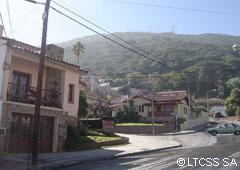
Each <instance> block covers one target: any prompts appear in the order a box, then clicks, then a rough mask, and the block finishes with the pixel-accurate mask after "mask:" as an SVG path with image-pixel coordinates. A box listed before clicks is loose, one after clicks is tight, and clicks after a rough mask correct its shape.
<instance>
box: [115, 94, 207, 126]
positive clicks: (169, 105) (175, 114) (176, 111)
mask: <svg viewBox="0 0 240 170" xmlns="http://www.w3.org/2000/svg"><path fill="white" fill-rule="evenodd" d="M131 98H132V99H133V102H134V108H135V109H134V110H135V111H136V112H138V114H139V115H140V116H141V121H142V122H152V119H153V117H154V121H155V122H161V123H168V122H175V123H176V129H177V130H180V129H181V130H183V129H188V128H191V127H194V126H197V125H200V124H204V123H207V122H208V115H207V113H203V112H201V113H199V112H196V111H193V110H191V111H190V107H189V98H188V96H187V92H186V91H171V92H158V93H157V94H156V95H154V96H152V97H151V98H150V97H145V96H133V97H131ZM126 101H127V99H125V100H122V101H120V102H118V103H114V104H113V105H112V106H111V108H112V110H113V111H112V116H113V117H116V116H117V113H118V112H119V111H120V110H121V108H122V104H123V103H126ZM152 108H154V114H153V115H152V110H153V109H152Z"/></svg>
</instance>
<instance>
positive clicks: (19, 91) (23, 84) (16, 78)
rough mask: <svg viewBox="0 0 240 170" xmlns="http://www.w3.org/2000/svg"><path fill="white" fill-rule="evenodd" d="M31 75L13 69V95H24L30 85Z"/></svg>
mask: <svg viewBox="0 0 240 170" xmlns="http://www.w3.org/2000/svg"><path fill="white" fill-rule="evenodd" d="M29 77H30V75H29V74H27V73H22V72H19V71H13V75H12V85H11V92H12V95H20V96H21V95H24V94H25V93H26V90H27V88H28V85H29Z"/></svg>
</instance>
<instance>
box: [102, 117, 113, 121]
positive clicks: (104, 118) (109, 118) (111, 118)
mask: <svg viewBox="0 0 240 170" xmlns="http://www.w3.org/2000/svg"><path fill="white" fill-rule="evenodd" d="M103 120H112V121H116V119H115V118H114V117H110V116H109V117H107V116H105V117H103Z"/></svg>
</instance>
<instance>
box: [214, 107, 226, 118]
mask: <svg viewBox="0 0 240 170" xmlns="http://www.w3.org/2000/svg"><path fill="white" fill-rule="evenodd" d="M226 110H227V106H212V108H211V110H210V114H211V115H213V117H215V115H216V113H221V114H222V115H223V116H225V117H226V116H227V113H226Z"/></svg>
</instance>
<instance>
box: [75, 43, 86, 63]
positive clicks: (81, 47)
mask: <svg viewBox="0 0 240 170" xmlns="http://www.w3.org/2000/svg"><path fill="white" fill-rule="evenodd" d="M84 50H85V47H84V45H83V44H82V43H81V42H80V41H78V42H76V43H75V44H74V45H73V48H72V52H73V53H74V54H75V55H76V56H77V57H78V66H79V56H80V54H81V53H84Z"/></svg>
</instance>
